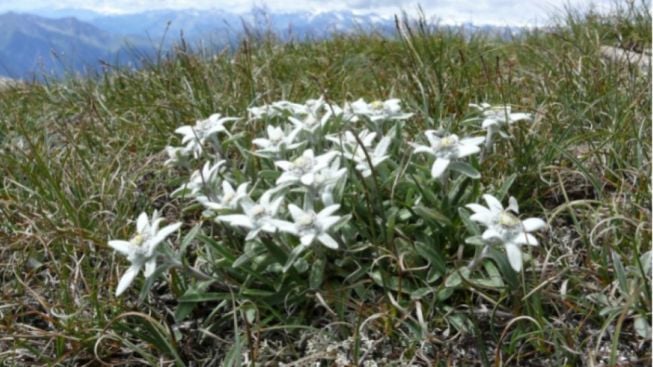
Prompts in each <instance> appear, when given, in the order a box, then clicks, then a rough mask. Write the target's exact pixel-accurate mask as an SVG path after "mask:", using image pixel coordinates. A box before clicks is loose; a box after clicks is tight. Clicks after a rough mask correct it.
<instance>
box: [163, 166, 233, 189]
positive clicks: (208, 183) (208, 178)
mask: <svg viewBox="0 0 653 367" xmlns="http://www.w3.org/2000/svg"><path fill="white" fill-rule="evenodd" d="M226 163H227V162H226V161H225V160H223V159H222V160H219V161H218V162H216V163H215V164H213V165H211V163H210V162H209V161H207V162H205V163H204V166H203V167H202V169H201V170H195V171H194V172H193V173H192V174H191V176H190V180H189V181H188V182H186V183H185V184H183V185H181V186H180V187H179V188H177V189H176V190H175V191H173V192H172V193H171V194H170V195H171V196H173V197H175V196H181V195H186V196H193V195H195V194H197V193H198V192H200V191H202V189H203V188H205V187H213V186H216V185H217V180H218V178H219V177H218V173H219V172H220V168H221V167H222V166H224V165H225V164H226Z"/></svg>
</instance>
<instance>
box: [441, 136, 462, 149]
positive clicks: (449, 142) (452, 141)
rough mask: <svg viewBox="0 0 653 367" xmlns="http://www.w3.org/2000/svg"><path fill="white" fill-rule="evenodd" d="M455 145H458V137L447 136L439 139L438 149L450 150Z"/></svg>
mask: <svg viewBox="0 0 653 367" xmlns="http://www.w3.org/2000/svg"><path fill="white" fill-rule="evenodd" d="M456 144H458V137H457V136H456V135H449V136H445V137H444V138H442V139H440V147H442V148H451V147H452V146H454V145H456Z"/></svg>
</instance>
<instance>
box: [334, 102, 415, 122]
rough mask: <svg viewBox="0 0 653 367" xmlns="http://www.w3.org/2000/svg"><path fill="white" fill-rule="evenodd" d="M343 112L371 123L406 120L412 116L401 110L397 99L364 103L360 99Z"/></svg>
mask: <svg viewBox="0 0 653 367" xmlns="http://www.w3.org/2000/svg"><path fill="white" fill-rule="evenodd" d="M345 111H347V112H351V113H352V114H355V115H359V116H365V117H367V118H369V119H370V120H371V121H372V122H376V121H382V120H406V119H408V118H410V117H412V116H413V114H412V113H406V112H403V111H402V110H401V100H399V99H397V98H392V99H388V100H386V101H374V102H371V103H367V102H365V100H364V99H362V98H360V99H358V100H357V101H355V102H352V103H351V104H349V105H347V106H346V108H345Z"/></svg>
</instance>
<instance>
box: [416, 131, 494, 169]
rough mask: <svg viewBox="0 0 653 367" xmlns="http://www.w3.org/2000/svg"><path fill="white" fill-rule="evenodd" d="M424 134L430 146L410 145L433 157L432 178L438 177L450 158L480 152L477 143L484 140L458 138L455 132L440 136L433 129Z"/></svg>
mask: <svg viewBox="0 0 653 367" xmlns="http://www.w3.org/2000/svg"><path fill="white" fill-rule="evenodd" d="M424 135H426V138H427V139H428V141H429V144H430V145H431V146H428V147H427V146H425V145H418V144H412V145H413V147H415V153H427V154H430V155H432V156H434V157H435V162H433V166H432V167H431V175H433V177H434V178H440V177H441V176H442V174H443V173H444V172H445V171H446V170H447V168H448V167H449V164H450V163H451V161H452V160H455V159H458V158H463V157H466V156H468V155H472V154H475V153H478V152H480V151H481V149H480V148H479V147H478V145H480V144H482V143H483V140H485V138H484V137H474V138H464V139H458V136H457V135H455V134H452V135H448V136H445V137H442V138H441V137H439V136H437V134H436V132H435V131H434V130H427V131H425V132H424Z"/></svg>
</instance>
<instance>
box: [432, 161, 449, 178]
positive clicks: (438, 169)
mask: <svg viewBox="0 0 653 367" xmlns="http://www.w3.org/2000/svg"><path fill="white" fill-rule="evenodd" d="M449 163H451V161H449V160H448V159H444V158H437V159H436V160H435V162H433V167H431V175H432V176H433V178H440V176H442V174H443V173H444V171H446V170H447V167H449Z"/></svg>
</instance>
